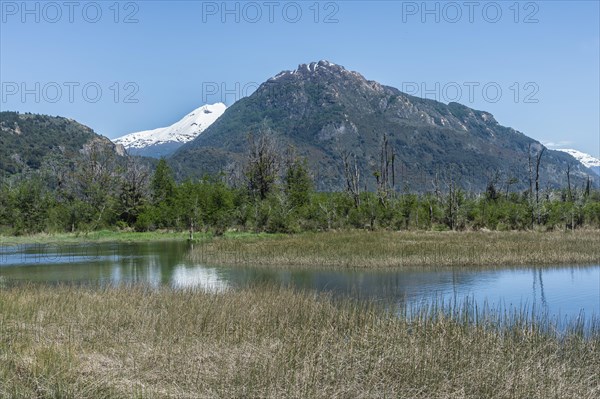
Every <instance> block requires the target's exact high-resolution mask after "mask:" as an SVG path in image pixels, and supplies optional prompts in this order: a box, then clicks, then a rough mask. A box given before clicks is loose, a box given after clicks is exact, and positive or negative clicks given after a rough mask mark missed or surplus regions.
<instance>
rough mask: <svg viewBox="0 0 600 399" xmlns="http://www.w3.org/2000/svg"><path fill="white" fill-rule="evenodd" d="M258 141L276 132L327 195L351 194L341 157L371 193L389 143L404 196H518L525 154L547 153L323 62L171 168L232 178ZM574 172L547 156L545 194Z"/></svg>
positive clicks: (268, 93) (265, 90)
mask: <svg viewBox="0 0 600 399" xmlns="http://www.w3.org/2000/svg"><path fill="white" fill-rule="evenodd" d="M261 131H262V132H270V133H269V134H270V135H271V136H272V137H273V139H274V140H275V141H276V142H277V143H278V146H279V149H280V151H281V152H282V153H283V151H284V150H285V149H286V148H287V147H288V146H293V147H294V148H295V150H296V153H298V154H299V155H301V156H304V157H306V158H307V159H308V162H309V165H310V167H311V169H312V172H313V174H314V177H315V182H316V186H317V188H318V189H320V190H337V189H343V188H344V187H345V184H346V182H345V178H344V167H343V162H342V154H343V153H346V154H351V157H350V159H352V160H354V159H356V163H357V166H358V169H359V170H360V172H361V180H360V184H361V186H362V185H367V186H368V187H370V188H373V187H374V186H375V178H374V173H375V172H376V170H377V169H378V167H379V164H380V159H381V148H382V144H381V143H382V140H383V137H384V135H387V137H388V143H389V149H393V151H394V153H395V174H396V179H395V180H396V187H397V188H398V189H403V188H408V189H411V190H432V189H433V185H434V184H438V187H439V188H440V189H445V188H447V187H448V184H449V183H450V181H455V182H456V183H458V184H460V185H461V186H463V187H464V188H466V189H471V190H483V189H485V188H486V186H487V183H488V182H489V181H490V180H492V179H493V178H494V176H495V175H497V174H498V173H501V174H502V175H503V176H504V180H506V177H515V178H516V179H517V183H515V184H514V185H513V186H512V188H519V189H523V188H525V187H527V186H528V166H527V165H528V149H529V148H531V151H532V153H535V152H537V151H541V149H542V148H543V146H542V144H540V143H539V142H537V141H535V140H533V139H531V138H529V137H527V136H525V135H524V134H523V133H521V132H518V131H516V130H514V129H512V128H508V127H504V126H502V125H500V124H499V123H498V122H497V121H496V120H495V119H494V117H493V116H492V115H491V114H490V113H488V112H484V111H477V110H474V109H471V108H468V107H466V106H464V105H461V104H458V103H450V104H444V103H441V102H437V101H434V100H430V99H424V98H418V97H414V96H411V95H408V94H405V93H403V92H401V91H399V90H398V89H396V88H393V87H389V86H385V85H382V84H380V83H377V82H375V81H371V80H367V79H365V78H364V77H363V76H362V75H361V74H360V73H358V72H353V71H349V70H347V69H345V68H344V67H342V66H340V65H336V64H333V63H331V62H328V61H320V62H313V63H310V64H302V65H300V66H299V67H298V68H297V69H296V70H293V71H283V72H281V73H279V74H278V75H276V76H274V77H272V78H270V79H268V80H267V81H266V82H264V83H263V84H261V85H260V86H259V87H258V89H257V90H256V91H255V92H254V93H253V94H252V95H250V96H248V97H245V98H242V99H240V100H239V101H237V102H236V103H234V104H233V105H232V106H230V107H229V108H228V109H227V110H226V111H225V113H224V114H223V116H222V117H221V118H219V119H218V120H217V121H216V122H215V123H214V124H212V125H211V126H210V127H209V128H208V129H206V130H205V131H204V133H203V134H202V135H200V136H198V137H197V138H196V139H194V140H193V141H191V142H189V143H187V144H185V145H183V146H182V147H181V148H179V149H178V150H177V152H175V154H174V155H173V156H172V158H171V159H170V162H171V165H172V167H173V168H174V170H175V171H176V172H177V173H178V176H179V177H180V178H181V177H189V176H202V175H203V174H214V173H218V172H222V171H226V172H229V171H231V169H235V168H239V166H240V164H241V163H243V161H244V157H245V153H246V149H247V147H248V137H249V136H248V135H249V134H250V133H254V134H256V133H258V132H261ZM570 162H573V158H572V156H571V155H569V154H566V153H563V152H559V151H550V150H547V151H546V152H545V153H544V155H543V158H542V162H541V167H540V174H541V175H540V176H541V187H546V186H559V185H565V184H566V177H565V173H564V171H566V168H567V165H568V164H569V163H570ZM589 173H591V172H590V171H589V170H587V169H586V168H584V167H583V166H582V165H579V164H578V166H577V167H576V168H575V169H574V170H573V171H572V180H573V181H575V182H577V183H582V184H583V181H584V179H585V176H586V175H587V174H589ZM435 182H437V183H435Z"/></svg>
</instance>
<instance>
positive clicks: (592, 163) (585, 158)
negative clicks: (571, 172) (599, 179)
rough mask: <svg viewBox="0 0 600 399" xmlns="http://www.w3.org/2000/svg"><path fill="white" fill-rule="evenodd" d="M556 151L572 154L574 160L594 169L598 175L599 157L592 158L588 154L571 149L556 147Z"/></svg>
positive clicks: (599, 168) (599, 174)
mask: <svg viewBox="0 0 600 399" xmlns="http://www.w3.org/2000/svg"><path fill="white" fill-rule="evenodd" d="M557 151H562V152H566V153H567V154H569V155H571V156H573V158H575V159H576V160H578V161H579V162H581V163H582V164H583V166H585V167H586V168H589V169H591V170H592V171H594V172H595V173H596V174H597V175H598V176H600V159H598V158H594V157H593V156H591V155H590V154H586V153H584V152H581V151H577V150H573V149H565V148H563V149H557Z"/></svg>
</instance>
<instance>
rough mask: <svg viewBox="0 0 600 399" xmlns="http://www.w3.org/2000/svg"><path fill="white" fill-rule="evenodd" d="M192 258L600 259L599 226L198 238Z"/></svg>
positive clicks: (453, 262) (336, 262)
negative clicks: (584, 227)
mask: <svg viewBox="0 0 600 399" xmlns="http://www.w3.org/2000/svg"><path fill="white" fill-rule="evenodd" d="M190 258H191V260H193V261H197V262H203V263H213V264H230V265H266V266H282V265H284V266H287V265H293V266H306V267H313V266H315V267H338V268H339V267H353V268H361V267H364V268H397V267H405V266H417V267H420V266H442V267H445V266H452V267H460V266H477V267H502V266H521V265H526V266H532V265H563V264H571V265H588V264H600V231H598V230H579V231H568V232H543V233H542V232H516V231H515V232H480V231H479V232H392V231H375V232H370V231H341V232H325V233H304V234H298V235H288V236H274V237H264V236H263V237H256V238H253V237H248V236H246V237H239V238H231V237H224V238H214V239H212V240H206V241H202V242H199V243H198V244H196V245H195V247H194V250H193V251H192V252H191V254H190Z"/></svg>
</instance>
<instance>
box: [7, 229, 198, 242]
mask: <svg viewBox="0 0 600 399" xmlns="http://www.w3.org/2000/svg"><path fill="white" fill-rule="evenodd" d="M188 236H189V234H188V233H185V232H184V233H175V232H164V231H154V232H142V233H138V232H122V231H111V230H101V231H92V232H88V233H56V234H32V235H23V236H3V235H0V244H4V245H6V244H46V243H57V244H60V243H66V244H68V243H86V242H133V241H135V242H146V241H167V240H186V239H187V238H188Z"/></svg>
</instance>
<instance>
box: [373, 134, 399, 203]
mask: <svg viewBox="0 0 600 399" xmlns="http://www.w3.org/2000/svg"><path fill="white" fill-rule="evenodd" d="M395 160H396V153H395V151H394V148H393V147H391V146H390V144H389V140H388V136H387V134H384V135H383V138H382V142H381V153H380V159H379V170H377V171H375V173H373V174H374V176H375V179H376V182H377V196H378V198H379V202H380V204H381V205H382V206H386V204H387V199H388V198H389V197H390V195H391V193H392V192H393V189H394V187H395V185H396V173H395V167H394V163H395Z"/></svg>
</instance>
